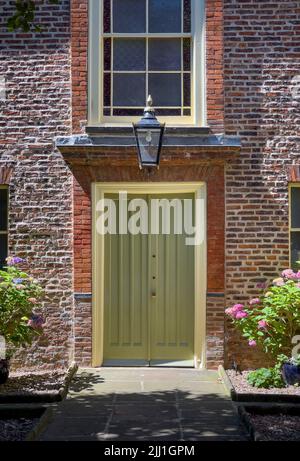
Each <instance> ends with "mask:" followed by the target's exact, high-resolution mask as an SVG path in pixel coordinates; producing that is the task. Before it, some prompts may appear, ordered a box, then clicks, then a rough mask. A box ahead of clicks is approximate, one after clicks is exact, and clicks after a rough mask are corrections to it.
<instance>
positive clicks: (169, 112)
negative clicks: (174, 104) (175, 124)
mask: <svg viewBox="0 0 300 461" xmlns="http://www.w3.org/2000/svg"><path fill="white" fill-rule="evenodd" d="M155 114H156V115H157V116H158V117H167V116H169V117H176V116H177V117H178V116H180V115H181V109H156V110H155Z"/></svg>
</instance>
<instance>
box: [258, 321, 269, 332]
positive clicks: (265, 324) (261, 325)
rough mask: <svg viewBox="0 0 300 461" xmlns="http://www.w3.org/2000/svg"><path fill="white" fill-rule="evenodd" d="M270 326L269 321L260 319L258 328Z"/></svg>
mask: <svg viewBox="0 0 300 461" xmlns="http://www.w3.org/2000/svg"><path fill="white" fill-rule="evenodd" d="M267 326H268V323H267V322H266V321H265V320H260V321H259V322H258V328H259V329H260V330H261V329H264V328H267Z"/></svg>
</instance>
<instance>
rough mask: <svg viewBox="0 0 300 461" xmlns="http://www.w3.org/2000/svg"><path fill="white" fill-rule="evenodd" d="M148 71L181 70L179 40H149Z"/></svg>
mask: <svg viewBox="0 0 300 461" xmlns="http://www.w3.org/2000/svg"><path fill="white" fill-rule="evenodd" d="M149 70H150V71H151V70H179V71H180V70H181V40H180V39H178V38H166V39H159V38H151V39H149Z"/></svg>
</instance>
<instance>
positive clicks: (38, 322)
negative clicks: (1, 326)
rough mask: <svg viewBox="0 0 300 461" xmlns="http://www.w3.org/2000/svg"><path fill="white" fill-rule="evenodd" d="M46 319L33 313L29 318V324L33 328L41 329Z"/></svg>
mask: <svg viewBox="0 0 300 461" xmlns="http://www.w3.org/2000/svg"><path fill="white" fill-rule="evenodd" d="M44 323H45V322H44V320H43V318H42V317H41V316H39V315H33V316H32V317H31V319H29V320H28V322H27V325H28V326H29V327H31V328H32V329H33V330H41V329H42V328H43V325H44Z"/></svg>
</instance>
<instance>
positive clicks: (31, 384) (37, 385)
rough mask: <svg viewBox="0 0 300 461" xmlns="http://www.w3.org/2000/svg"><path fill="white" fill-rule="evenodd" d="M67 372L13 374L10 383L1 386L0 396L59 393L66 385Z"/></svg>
mask: <svg viewBox="0 0 300 461" xmlns="http://www.w3.org/2000/svg"><path fill="white" fill-rule="evenodd" d="M65 375H66V372H65V371H63V370H58V371H55V372H36V373H33V372H32V373H24V372H21V371H19V372H11V373H10V376H9V379H8V381H7V382H6V383H5V384H0V395H9V394H16V393H17V394H23V395H28V394H29V395H30V394H39V393H43V394H44V393H53V392H58V391H59V389H60V388H61V387H62V386H63V384H64V379H65Z"/></svg>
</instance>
